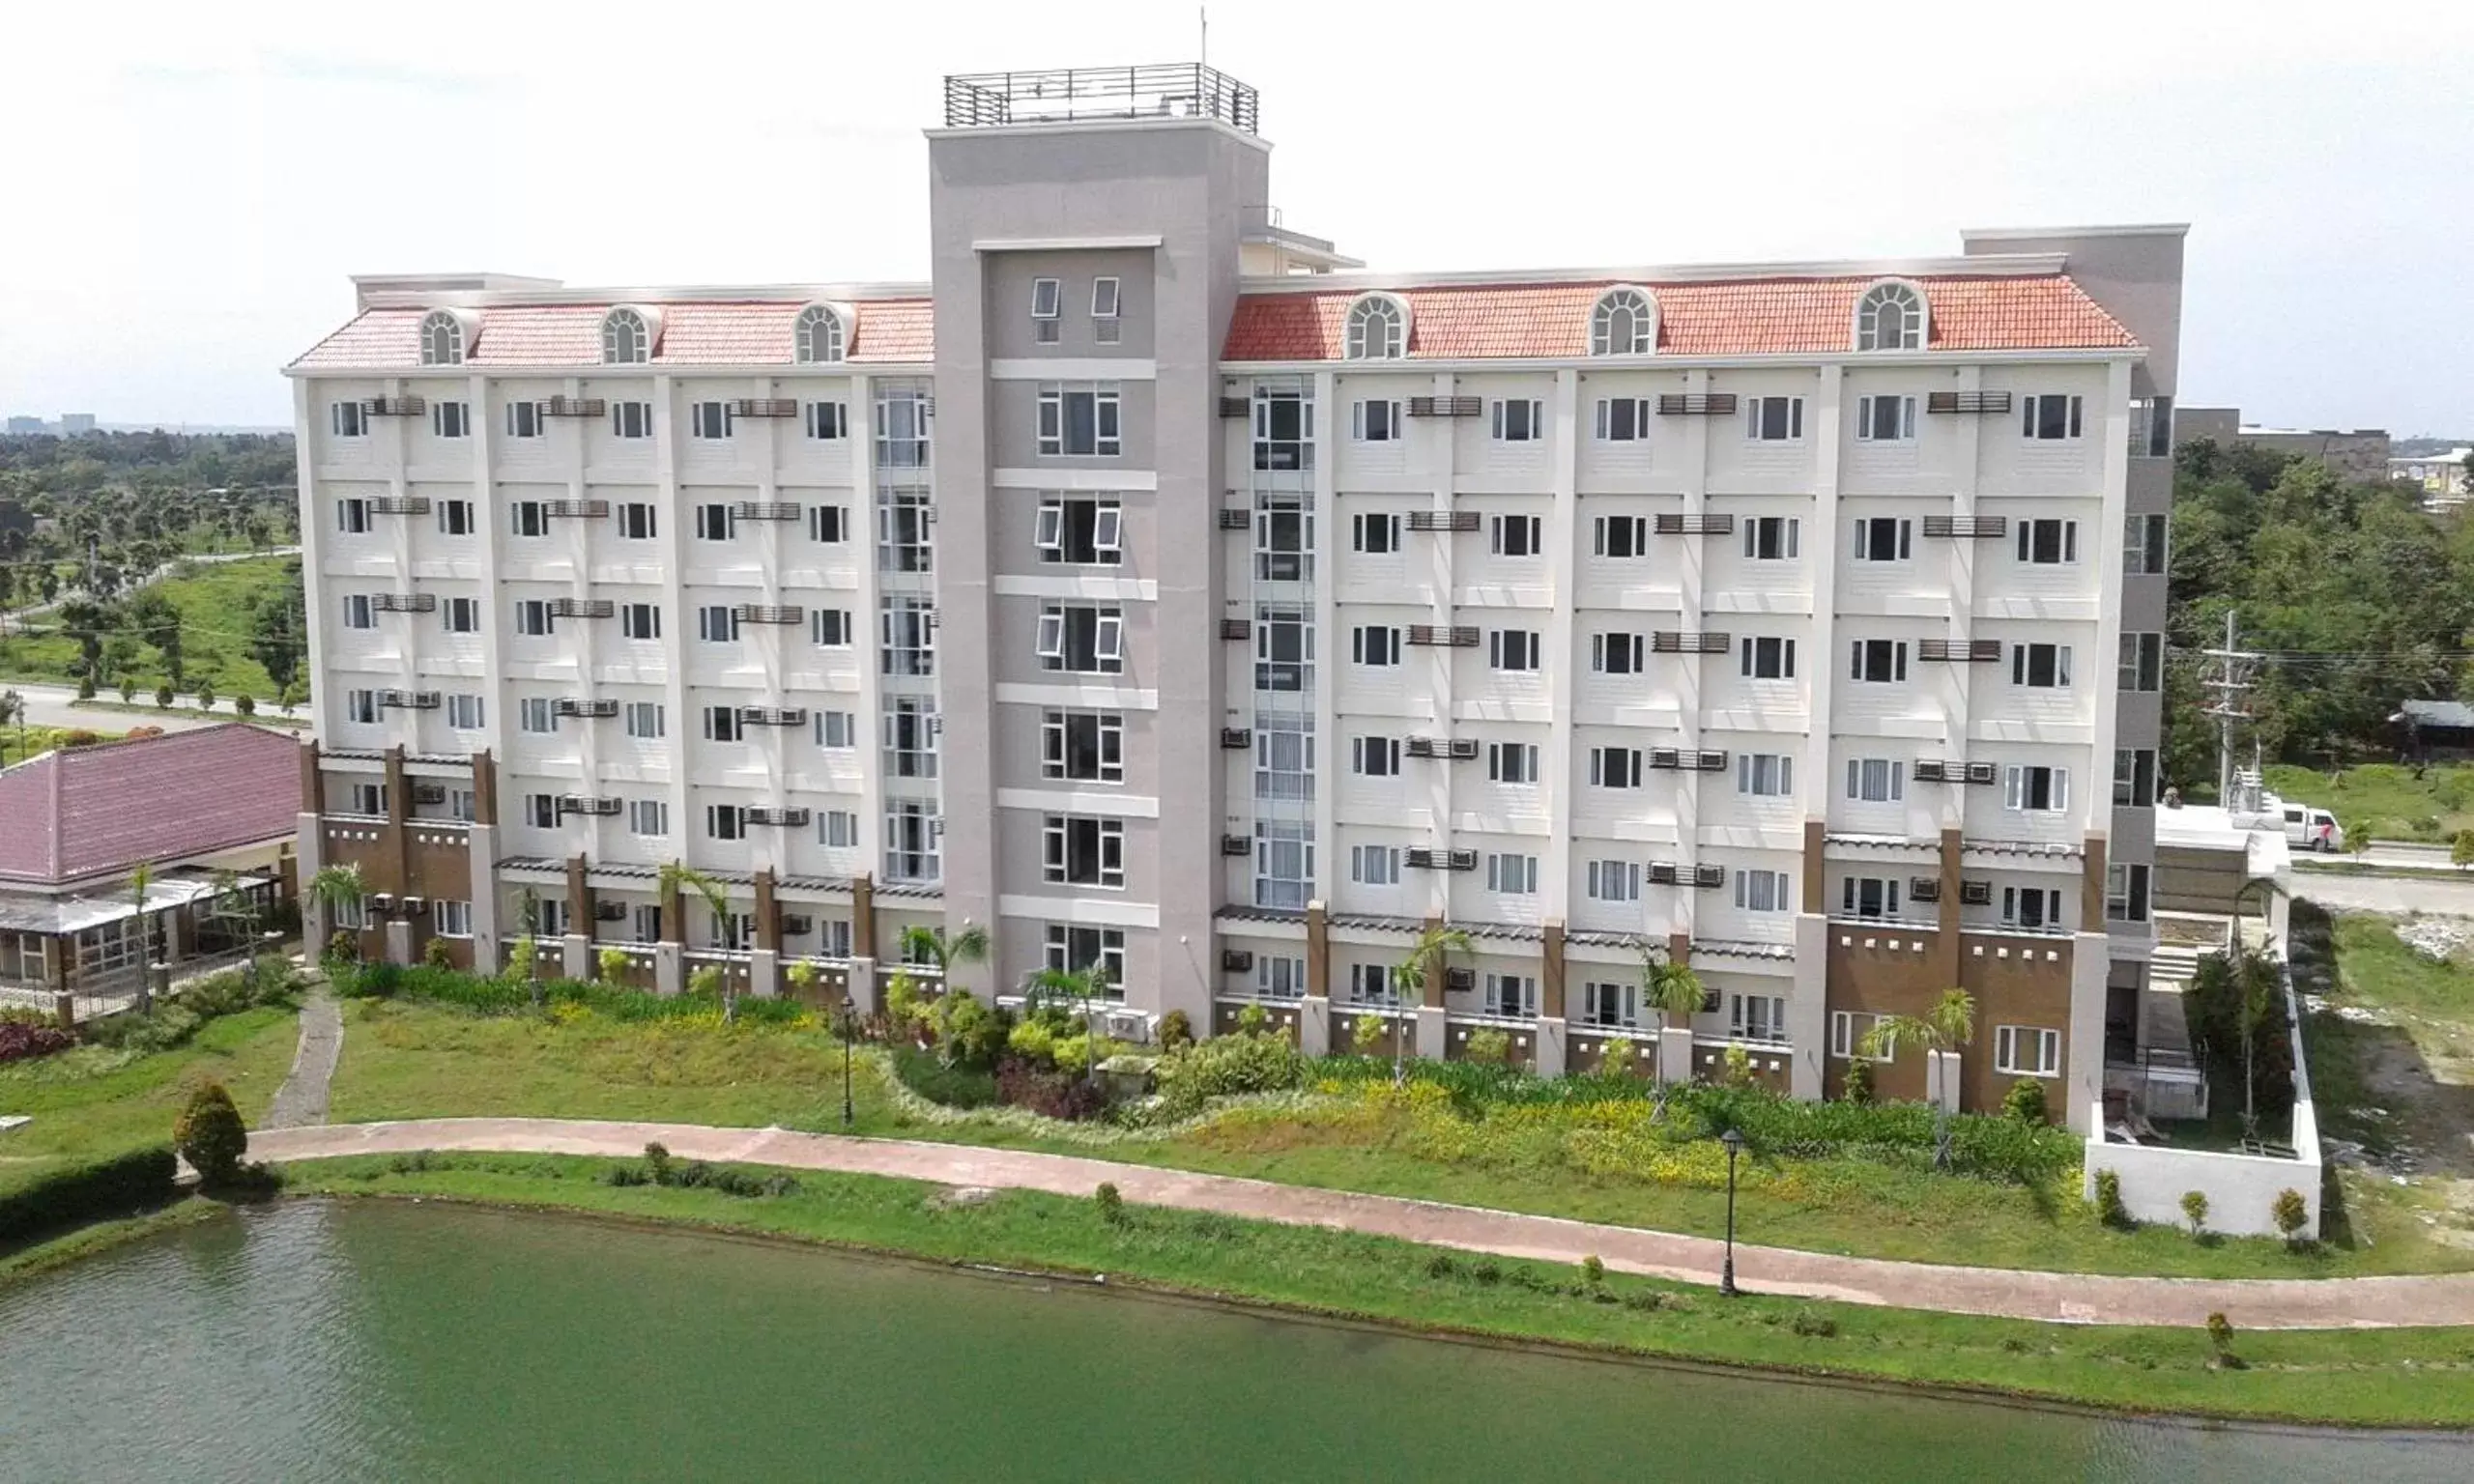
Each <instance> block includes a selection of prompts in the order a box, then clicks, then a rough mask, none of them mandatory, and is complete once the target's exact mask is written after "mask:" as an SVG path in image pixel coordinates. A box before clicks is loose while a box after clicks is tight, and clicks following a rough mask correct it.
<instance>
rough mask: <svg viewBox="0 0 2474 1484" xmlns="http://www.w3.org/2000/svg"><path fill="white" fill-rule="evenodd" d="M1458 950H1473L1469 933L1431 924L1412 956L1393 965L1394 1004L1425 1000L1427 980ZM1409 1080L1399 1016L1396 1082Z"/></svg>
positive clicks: (1394, 1060)
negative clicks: (1470, 946)
mask: <svg viewBox="0 0 2474 1484" xmlns="http://www.w3.org/2000/svg"><path fill="white" fill-rule="evenodd" d="M1455 951H1457V952H1459V953H1464V954H1465V953H1467V952H1469V934H1467V933H1465V932H1463V931H1461V930H1460V929H1459V928H1443V927H1434V928H1427V929H1426V930H1425V931H1424V932H1422V933H1420V934H1418V941H1417V942H1416V943H1415V944H1413V945H1411V946H1410V949H1409V956H1407V957H1405V958H1403V959H1401V960H1400V961H1399V962H1398V963H1395V964H1394V965H1393V966H1392V1003H1393V1005H1394V1006H1395V1008H1397V1007H1402V1006H1411V1005H1418V1004H1423V1003H1424V999H1425V985H1426V981H1427V980H1428V979H1430V978H1432V977H1433V976H1434V975H1436V974H1440V973H1442V972H1443V969H1444V965H1446V964H1447V963H1449V962H1450V961H1451V959H1452V955H1453V953H1454V952H1455ZM1408 1080H1409V1038H1408V1035H1407V1033H1406V1031H1405V1029H1404V1028H1403V1027H1402V1025H1401V1023H1400V1022H1399V1021H1398V1020H1396V1019H1395V1021H1394V1023H1393V1032H1392V1085H1393V1086H1394V1087H1403V1086H1406V1085H1407V1084H1408Z"/></svg>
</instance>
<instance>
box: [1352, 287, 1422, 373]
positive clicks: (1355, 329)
mask: <svg viewBox="0 0 2474 1484" xmlns="http://www.w3.org/2000/svg"><path fill="white" fill-rule="evenodd" d="M1340 354H1341V356H1342V357H1344V358H1346V359H1349V360H1398V359H1399V358H1400V357H1404V356H1406V355H1408V354H1409V306H1408V305H1406V304H1404V303H1402V302H1400V301H1399V300H1396V299H1394V298H1393V297H1392V296H1391V295H1389V294H1368V295H1366V296H1365V297H1364V298H1362V299H1360V300H1358V301H1357V302H1356V303H1354V304H1351V305H1349V327H1348V339H1347V340H1346V342H1345V343H1344V344H1343V345H1342V347H1341V350H1340Z"/></svg>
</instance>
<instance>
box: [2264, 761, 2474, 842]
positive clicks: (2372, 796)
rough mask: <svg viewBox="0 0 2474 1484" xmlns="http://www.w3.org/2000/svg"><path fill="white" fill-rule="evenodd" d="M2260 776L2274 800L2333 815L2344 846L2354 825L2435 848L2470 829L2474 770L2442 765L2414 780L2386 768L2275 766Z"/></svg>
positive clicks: (2374, 765) (2374, 834)
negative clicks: (2330, 769)
mask: <svg viewBox="0 0 2474 1484" xmlns="http://www.w3.org/2000/svg"><path fill="white" fill-rule="evenodd" d="M2264 776H2265V778H2266V780H2267V785H2268V787H2269V789H2270V790H2271V791H2273V792H2274V793H2276V794H2277V795H2278V796H2279V797H2281V798H2286V799H2290V800H2294V801H2296V802H2300V803H2305V804H2316V805H2317V806H2318V807H2320V808H2321V809H2325V810H2328V811H2329V812H2331V813H2334V814H2335V815H2336V816H2337V818H2338V819H2339V820H2341V821H2343V822H2344V824H2345V833H2346V837H2347V839H2348V840H2350V839H2351V838H2352V837H2353V836H2354V834H2355V833H2356V823H2357V821H2361V822H2363V823H2366V824H2368V826H2369V829H2370V834H2371V836H2372V837H2373V838H2374V839H2378V840H2418V841H2425V842H2446V841H2449V840H2452V839H2454V838H2455V837H2456V835H2457V832H2458V831H2460V830H2467V829H2474V764H2461V763H2460V764H2442V765H2439V766H2435V767H2431V768H2426V769H2424V770H2423V776H2422V777H2420V778H2416V777H2415V776H2414V770H2413V769H2412V768H2408V767H2400V766H2398V765H2397V764H2395V763H2386V762H2373V763H2363V764H2359V765H2357V766H2355V767H2350V768H2346V769H2345V770H2344V771H2342V772H2336V773H2326V772H2320V771H2317V770H2315V769H2312V768H2301V767H2294V766H2291V765H2290V764H2286V763H2279V764H2277V765H2275V766H2272V767H2269V768H2267V769H2265V770H2264Z"/></svg>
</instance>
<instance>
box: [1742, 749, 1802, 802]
mask: <svg viewBox="0 0 2474 1484" xmlns="http://www.w3.org/2000/svg"><path fill="white" fill-rule="evenodd" d="M1736 792H1738V793H1740V794H1742V795H1744V796H1745V797H1747V798H1756V799H1784V798H1792V797H1794V796H1795V792H1796V758H1795V756H1794V755H1793V754H1791V753H1738V754H1737V755H1736Z"/></svg>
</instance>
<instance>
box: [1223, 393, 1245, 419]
mask: <svg viewBox="0 0 2474 1484" xmlns="http://www.w3.org/2000/svg"><path fill="white" fill-rule="evenodd" d="M1252 412H1253V406H1252V404H1251V403H1249V402H1248V401H1247V400H1246V399H1245V398H1244V397H1223V398H1221V399H1220V415H1221V416H1223V417H1244V416H1246V415H1248V414H1251V413H1252Z"/></svg>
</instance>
